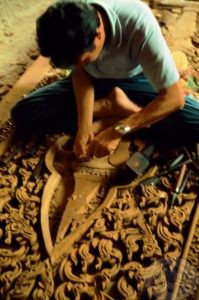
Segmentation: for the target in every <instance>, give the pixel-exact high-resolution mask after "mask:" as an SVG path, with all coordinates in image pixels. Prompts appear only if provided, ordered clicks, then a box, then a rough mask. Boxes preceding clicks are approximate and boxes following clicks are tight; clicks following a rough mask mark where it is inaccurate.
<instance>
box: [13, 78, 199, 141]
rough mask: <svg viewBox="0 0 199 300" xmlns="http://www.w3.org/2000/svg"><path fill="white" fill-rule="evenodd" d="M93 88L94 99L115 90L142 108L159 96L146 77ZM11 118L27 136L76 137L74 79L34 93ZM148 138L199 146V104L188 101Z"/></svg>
mask: <svg viewBox="0 0 199 300" xmlns="http://www.w3.org/2000/svg"><path fill="white" fill-rule="evenodd" d="M94 86H95V99H98V98H103V97H105V96H107V94H108V93H110V91H111V90H112V88H113V87H116V86H118V87H120V88H121V89H122V90H123V91H125V93H126V94H127V95H128V96H129V98H130V99H132V100H133V101H135V102H136V103H137V104H139V105H142V106H145V105H147V103H149V102H150V101H152V100H153V99H154V97H156V96H157V92H156V91H155V90H154V89H153V88H152V86H151V84H150V83H149V82H148V81H147V79H146V78H145V77H144V76H137V77H135V78H134V79H128V80H121V79H119V80H117V79H114V80H112V79H108V80H107V79H95V80H94ZM11 115H12V118H13V119H14V121H15V123H16V125H17V127H18V128H20V129H21V130H25V131H28V132H43V133H47V132H48V133H50V132H58V131H66V132H67V133H75V132H76V130H77V111H76V104H75V98H74V94H73V91H72V83H71V79H70V78H66V79H63V80H60V81H57V82H55V83H52V84H50V85H48V86H46V87H43V88H41V89H39V90H37V91H35V92H33V93H31V94H30V95H28V96H27V98H25V99H23V100H22V101H20V102H18V103H17V104H16V105H15V107H14V108H13V109H12V111H11ZM144 131H145V130H144ZM145 134H146V135H148V136H149V137H150V136H151V137H153V138H155V139H157V140H160V141H161V140H171V141H174V142H182V143H184V142H189V141H190V142H198V141H199V103H198V102H196V101H195V100H192V99H191V98H190V97H186V103H185V106H184V107H183V108H182V109H180V110H179V111H177V112H175V113H173V114H171V115H170V116H169V117H167V118H165V119H164V120H161V121H159V122H157V123H156V124H154V125H152V126H151V129H150V130H148V129H147V130H146V131H145Z"/></svg>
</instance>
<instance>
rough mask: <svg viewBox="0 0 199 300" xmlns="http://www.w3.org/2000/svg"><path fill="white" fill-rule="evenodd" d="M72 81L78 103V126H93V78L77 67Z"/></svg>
mask: <svg viewBox="0 0 199 300" xmlns="http://www.w3.org/2000/svg"><path fill="white" fill-rule="evenodd" d="M72 81H73V89H74V94H75V97H76V103H77V113H78V127H81V126H92V121H93V106H94V87H93V81H92V78H91V77H90V76H89V75H88V74H87V73H86V72H85V71H84V70H82V69H75V70H74V71H73V74H72Z"/></svg>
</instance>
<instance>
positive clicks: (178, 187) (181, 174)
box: [171, 163, 188, 209]
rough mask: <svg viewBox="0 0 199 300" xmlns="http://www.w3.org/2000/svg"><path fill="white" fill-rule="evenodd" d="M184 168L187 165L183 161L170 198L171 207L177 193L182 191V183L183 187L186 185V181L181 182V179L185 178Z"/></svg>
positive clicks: (185, 168)
mask: <svg viewBox="0 0 199 300" xmlns="http://www.w3.org/2000/svg"><path fill="white" fill-rule="evenodd" d="M186 170H187V165H186V164H185V163H183V165H182V166H181V170H180V174H179V177H178V181H177V184H176V187H175V190H174V192H173V197H172V199H171V209H172V208H173V205H174V203H175V200H176V198H177V196H178V194H179V193H180V192H181V191H182V184H183V186H184V187H185V185H186V183H183V180H184V178H185V173H186ZM187 179H188V178H187Z"/></svg>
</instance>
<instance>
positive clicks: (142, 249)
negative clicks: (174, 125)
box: [0, 135, 198, 300]
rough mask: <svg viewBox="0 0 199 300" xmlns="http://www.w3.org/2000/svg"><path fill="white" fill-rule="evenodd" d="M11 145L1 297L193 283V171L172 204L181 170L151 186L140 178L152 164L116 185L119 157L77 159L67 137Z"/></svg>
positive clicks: (123, 294)
mask: <svg viewBox="0 0 199 300" xmlns="http://www.w3.org/2000/svg"><path fill="white" fill-rule="evenodd" d="M35 145H36V146H35ZM16 147H17V149H18V151H16V153H15V152H14V151H13V147H12V148H9V147H8V149H7V151H6V152H5V153H4V154H3V156H2V159H1V166H0V211H1V214H0V240H1V243H0V298H2V299H70V300H72V299H97V300H98V299H132V300H133V299H144V300H145V299H146V300H147V299H154V298H155V299H168V298H167V297H169V299H172V297H173V295H174V292H175V294H176V295H177V293H178V297H181V298H182V297H183V293H184V291H186V293H187V295H191V294H189V289H191V287H192V290H194V289H195V290H196V288H197V285H198V284H197V282H194V287H193V276H195V274H196V273H197V272H198V250H197V249H198V234H197V232H198V225H197V216H198V208H197V200H198V178H197V176H195V174H194V173H190V176H189V178H188V180H187V182H186V186H185V189H184V191H183V192H181V193H178V195H177V198H176V202H175V205H174V207H173V208H171V199H172V197H173V190H174V188H175V184H176V181H177V179H178V177H179V169H176V170H174V171H173V172H171V173H170V174H169V175H167V176H163V177H161V180H160V182H159V183H158V184H157V185H151V184H148V185H144V184H143V179H145V178H147V177H148V176H150V175H153V173H154V172H157V170H158V167H157V166H156V167H155V168H153V170H152V169H151V170H149V171H147V172H146V173H145V174H143V175H141V176H137V177H136V176H135V177H134V178H133V179H132V181H131V182H130V183H128V184H123V185H114V184H113V183H114V178H115V177H117V176H120V172H121V169H120V168H118V165H117V163H116V166H113V164H110V161H111V160H110V158H108V157H105V158H102V159H94V160H91V161H90V162H84V163H80V162H77V161H76V160H75V158H74V155H73V153H72V151H71V140H70V137H68V136H64V135H61V136H56V135H54V136H47V137H46V139H45V140H42V141H39V142H38V141H37V140H35V142H34V143H33V141H32V140H31V141H29V142H27V144H22V145H20V144H19V145H15V148H16ZM32 149H35V150H34V151H32ZM116 157H117V155H116ZM5 162H6V163H5ZM120 163H121V162H120ZM41 167H42V168H41ZM189 233H190V236H189ZM184 261H185V262H186V263H187V264H189V266H190V265H191V266H192V272H189V275H187V274H188V273H186V266H185V265H183V264H182V262H184ZM179 266H180V267H181V268H182V269H183V270H182V272H181V273H182V276H181V277H179V276H178V274H179V272H178V271H179ZM189 269H190V268H189ZM193 269H194V272H195V271H197V272H195V273H194V272H193ZM197 274H198V273H197ZM188 276H189V280H186V278H187V277H188ZM197 276H198V275H197ZM177 279H180V282H179V284H176V280H177ZM183 282H184V283H183ZM190 282H191V283H190ZM177 299H178V298H177ZM179 299H180V298H179Z"/></svg>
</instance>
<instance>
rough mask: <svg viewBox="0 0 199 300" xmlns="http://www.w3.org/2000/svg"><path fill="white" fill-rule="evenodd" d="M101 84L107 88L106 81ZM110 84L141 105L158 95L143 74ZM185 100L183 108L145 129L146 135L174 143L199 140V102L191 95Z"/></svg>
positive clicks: (109, 83)
mask: <svg viewBox="0 0 199 300" xmlns="http://www.w3.org/2000/svg"><path fill="white" fill-rule="evenodd" d="M97 84H99V83H97ZM100 84H101V86H103V89H105V86H106V85H105V82H103V81H101V82H100ZM108 85H109V86H112V87H113V86H118V87H120V88H121V89H122V90H123V91H125V93H126V94H127V95H128V97H129V98H130V99H132V100H133V101H135V102H136V103H137V104H138V105H141V106H146V105H147V104H148V103H149V102H150V101H152V100H153V99H154V98H155V97H156V96H157V92H156V91H155V90H154V89H153V87H152V86H151V84H150V83H149V81H148V80H147V79H146V78H145V77H144V76H143V75H139V76H136V77H135V78H133V79H131V80H112V81H108ZM185 100H186V102H185V105H184V107H183V108H182V109H180V110H178V111H177V112H175V113H172V114H171V115H169V116H168V117H167V118H165V119H163V120H161V121H159V122H157V123H155V124H153V125H152V126H151V128H150V129H146V130H143V131H142V133H143V134H144V136H146V137H149V138H153V139H155V140H156V141H160V142H162V141H165V142H167V141H170V142H172V143H173V144H189V143H196V142H199V103H198V102H197V101H196V100H194V99H192V98H191V97H189V96H186V97H185Z"/></svg>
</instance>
